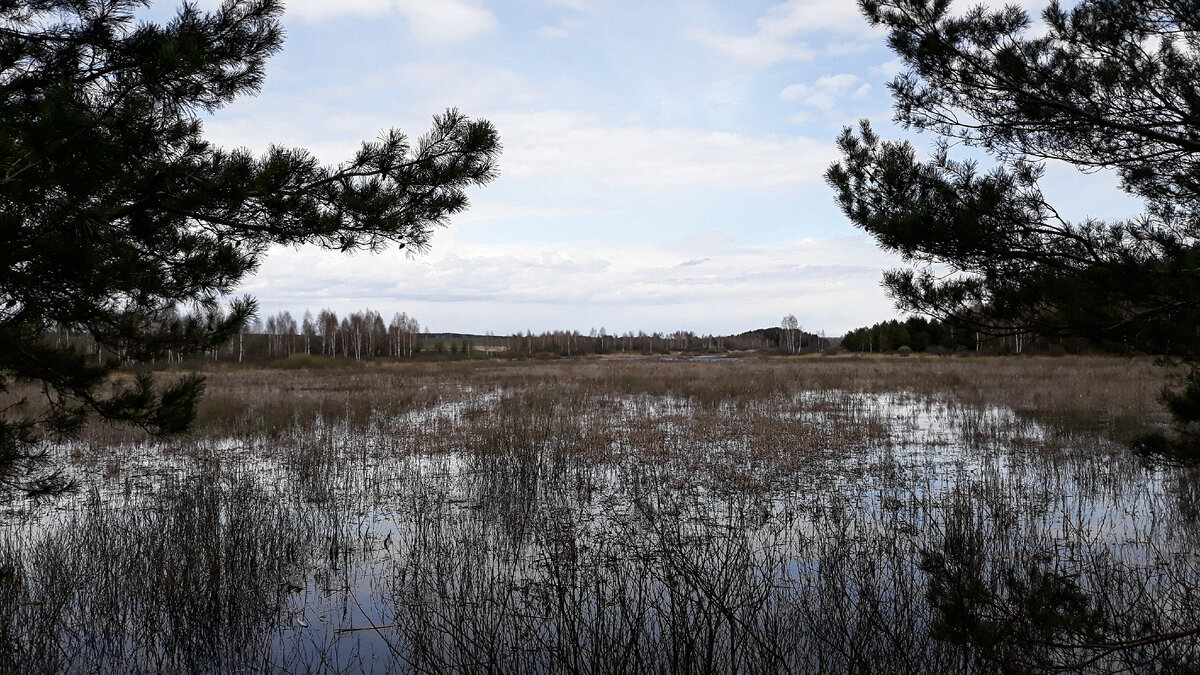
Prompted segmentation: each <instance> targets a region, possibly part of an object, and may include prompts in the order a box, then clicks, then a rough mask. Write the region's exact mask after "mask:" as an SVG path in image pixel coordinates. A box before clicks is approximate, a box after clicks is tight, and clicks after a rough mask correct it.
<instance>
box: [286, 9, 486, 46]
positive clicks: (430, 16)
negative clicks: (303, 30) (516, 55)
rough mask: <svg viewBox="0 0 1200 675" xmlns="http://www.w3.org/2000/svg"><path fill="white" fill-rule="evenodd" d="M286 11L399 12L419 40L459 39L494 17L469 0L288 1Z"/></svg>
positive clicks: (313, 14) (312, 17)
mask: <svg viewBox="0 0 1200 675" xmlns="http://www.w3.org/2000/svg"><path fill="white" fill-rule="evenodd" d="M287 11H288V14H289V15H290V16H294V17H297V18H300V19H303V20H306V21H321V20H324V19H329V18H333V17H337V16H345V15H354V16H383V15H387V14H391V13H393V12H395V13H399V14H400V15H401V16H403V17H404V18H405V19H406V20H407V23H408V29H409V31H411V32H412V34H413V36H414V37H416V38H417V40H418V41H420V42H422V43H425V44H433V43H442V42H462V41H464V40H467V39H470V38H472V37H475V36H476V35H478V34H479V33H482V32H485V31H487V30H490V29H491V28H493V27H494V26H495V25H496V16H495V15H494V14H492V12H490V11H488V10H487V9H485V8H483V7H481V6H479V5H478V4H476V3H474V2H469V1H468V0H437V2H430V1H429V0H336V2H331V1H330V0H291V2H289V3H288V4H287Z"/></svg>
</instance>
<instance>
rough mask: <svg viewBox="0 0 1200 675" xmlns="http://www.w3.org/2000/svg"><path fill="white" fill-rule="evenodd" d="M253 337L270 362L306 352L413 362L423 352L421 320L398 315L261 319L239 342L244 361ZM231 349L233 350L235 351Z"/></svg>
mask: <svg viewBox="0 0 1200 675" xmlns="http://www.w3.org/2000/svg"><path fill="white" fill-rule="evenodd" d="M247 336H264V337H265V338H266V356H267V358H273V357H277V356H290V355H292V354H296V353H301V352H302V353H305V354H318V355H321V356H330V357H343V358H353V359H356V360H361V359H364V358H367V359H370V358H376V357H381V356H392V357H398V358H412V357H413V356H415V355H416V354H417V353H418V352H420V351H421V349H422V347H423V341H422V339H421V325H420V323H419V322H418V321H417V320H416V318H414V317H410V316H409V315H407V314H405V313H403V312H396V313H395V314H393V315H392V318H391V320H390V321H389V322H387V323H384V321H383V315H381V314H380V313H379V312H376V311H374V310H370V309H366V310H363V311H360V312H354V313H352V314H349V315H347V316H344V317H342V318H341V319H339V318H338V315H337V313H336V312H334V311H333V310H331V309H322V310H321V311H320V312H318V313H317V314H316V315H315V316H314V315H313V313H312V312H311V311H305V312H304V316H303V317H302V318H301V320H300V322H299V323H297V322H296V319H295V318H294V317H293V316H292V314H291V312H288V311H286V310H285V311H281V312H279V313H278V314H275V315H273V316H268V317H266V318H265V319H263V318H261V317H255V318H254V319H252V320H251V321H250V322H249V323H248V324H247V325H246V327H245V328H244V329H243V331H242V334H241V335H239V336H238V338H237V339H236V340H235V342H237V343H239V344H238V345H237V347H238V348H239V356H240V357H243V356H244V352H243V351H242V349H243V347H242V344H241V343H243V342H244V341H245V340H246V338H247ZM229 347H230V349H232V348H233V347H234V345H233V344H230V345H229Z"/></svg>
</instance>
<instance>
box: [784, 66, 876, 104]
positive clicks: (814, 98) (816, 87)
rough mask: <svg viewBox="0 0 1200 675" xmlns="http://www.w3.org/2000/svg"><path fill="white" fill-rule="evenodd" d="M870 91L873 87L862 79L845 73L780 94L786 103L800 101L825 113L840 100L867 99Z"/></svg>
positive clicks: (791, 87) (788, 89)
mask: <svg viewBox="0 0 1200 675" xmlns="http://www.w3.org/2000/svg"><path fill="white" fill-rule="evenodd" d="M870 91H871V85H870V84H867V83H865V82H863V80H862V78H861V77H858V76H857V75H850V74H846V73H843V74H841V75H825V76H823V77H821V78H818V79H817V81H816V82H815V83H813V84H811V85H808V84H793V85H790V86H788V87H785V88H784V90H783V91H781V92H779V97H780V98H782V99H784V100H785V101H800V102H802V103H804V104H806V105H810V106H813V107H814V108H818V109H820V110H822V111H824V112H830V111H832V110H833V107H834V106H835V105H836V104H837V102H838V101H839V100H841V99H845V98H856V99H862V98H866V96H867V94H868V93H870Z"/></svg>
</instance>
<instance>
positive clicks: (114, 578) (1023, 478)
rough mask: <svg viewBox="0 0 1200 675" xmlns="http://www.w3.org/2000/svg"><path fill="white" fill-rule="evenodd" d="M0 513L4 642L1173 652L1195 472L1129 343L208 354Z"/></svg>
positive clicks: (993, 660) (605, 651)
mask: <svg viewBox="0 0 1200 675" xmlns="http://www.w3.org/2000/svg"><path fill="white" fill-rule="evenodd" d="M208 382H209V385H208V391H207V394H206V398H205V401H204V403H203V407H202V410H201V416H200V421H199V426H198V429H197V430H196V432H195V434H194V435H193V436H192V437H191V438H188V439H175V440H171V441H168V442H165V443H153V442H149V441H147V440H146V439H144V438H141V437H139V436H138V435H137V434H136V433H134V432H132V431H129V430H125V429H114V428H110V427H105V426H94V427H92V428H90V429H89V430H88V432H87V434H86V435H85V436H84V437H83V438H81V439H79V440H77V441H72V442H71V443H68V444H64V445H62V446H60V447H58V448H56V449H55V452H57V453H59V454H60V455H61V457H62V461H63V462H65V463H67V465H68V466H69V467H70V470H71V471H72V472H74V473H75V474H76V475H77V476H78V477H79V478H80V480H81V483H82V488H81V490H80V491H79V493H78V494H77V495H76V496H74V497H68V498H65V499H62V500H59V501H57V502H43V503H15V504H10V505H9V506H8V508H7V509H6V511H5V513H3V514H2V516H0V518H2V519H0V615H2V617H3V618H2V620H0V671H4V672H62V671H71V670H75V671H103V672H161V671H187V670H216V671H244V670H257V669H263V668H270V669H275V670H285V671H289V672H360V671H368V672H369V671H374V672H396V671H414V672H445V671H461V672H477V671H481V670H495V671H501V672H521V671H539V672H541V671H545V672H571V673H574V672H638V673H641V672H731V671H741V672H770V673H775V672H814V671H824V672H881V673H882V672H887V673H891V672H944V671H968V672H993V671H1001V670H1010V671H1022V670H1030V669H1052V668H1074V669H1079V670H1083V671H1097V672H1113V671H1130V670H1134V671H1138V670H1144V669H1147V668H1151V667H1154V668H1158V669H1161V670H1164V671H1180V672H1183V671H1186V670H1187V668H1188V664H1190V663H1194V662H1196V661H1197V660H1198V659H1200V639H1198V638H1197V636H1196V635H1195V634H1194V633H1193V629H1196V628H1197V627H1200V602H1197V599H1198V597H1197V596H1198V594H1200V563H1198V561H1200V558H1197V554H1198V553H1200V472H1198V471H1197V470H1196V469H1192V468H1184V467H1175V466H1165V465H1157V464H1153V463H1149V462H1147V461H1145V460H1142V459H1140V458H1137V457H1134V456H1132V455H1131V454H1130V453H1129V452H1128V451H1127V450H1126V449H1125V446H1124V445H1123V444H1122V441H1123V440H1124V439H1127V438H1129V437H1131V436H1133V435H1135V434H1137V433H1140V432H1143V431H1147V430H1149V429H1151V428H1154V427H1155V426H1156V425H1158V424H1161V423H1163V422H1164V421H1165V419H1164V417H1163V414H1162V412H1161V411H1160V410H1159V406H1158V403H1157V402H1156V396H1157V393H1158V391H1159V390H1160V389H1161V387H1162V386H1163V384H1164V371H1163V370H1162V369H1159V368H1157V367H1155V366H1154V365H1153V364H1152V363H1151V362H1149V361H1143V360H1128V359H1116V358H1082V357H1079V358H1075V357H1066V358H1003V359H1002V358H966V359H960V358H907V359H904V358H876V359H857V358H841V357H838V358H819V357H815V358H798V359H766V358H754V359H747V360H735V359H724V360H703V361H684V360H677V361H669V360H617V359H608V360H575V361H546V362H532V361H526V362H498V361H477V362H455V363H445V364H409V365H402V366H401V365H388V366H382V365H374V366H364V367H359V368H337V369H327V370H282V369H276V370H269V369H262V370H250V369H248V370H223V371H217V372H213V373H210V374H209V380H208Z"/></svg>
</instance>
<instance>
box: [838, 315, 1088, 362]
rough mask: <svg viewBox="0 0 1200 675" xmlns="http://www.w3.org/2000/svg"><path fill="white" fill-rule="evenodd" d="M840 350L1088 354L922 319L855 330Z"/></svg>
mask: <svg viewBox="0 0 1200 675" xmlns="http://www.w3.org/2000/svg"><path fill="white" fill-rule="evenodd" d="M840 347H841V349H842V350H843V351H847V352H859V353H876V352H885V353H886V352H902V353H903V352H923V353H932V354H947V353H952V352H967V351H970V352H979V353H987V354H1024V353H1043V354H1046V353H1048V354H1062V353H1066V352H1076V351H1083V350H1086V347H1085V345H1084V344H1083V343H1082V342H1081V341H1078V340H1068V339H1061V338H1048V337H1045V336H1040V335H1034V334H1032V333H1027V332H1019V331H1014V332H1013V333H1011V334H1008V335H987V334H984V333H980V332H977V331H975V330H972V329H970V328H963V327H961V326H956V325H955V324H954V323H951V322H941V321H937V320H933V319H926V318H924V317H919V316H912V317H909V318H907V319H905V320H903V321H897V320H895V319H893V320H891V321H883V322H880V323H877V324H875V325H873V326H868V327H863V328H856V329H854V330H852V331H850V332H848V333H846V335H845V336H843V337H842V339H841V344H840Z"/></svg>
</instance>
